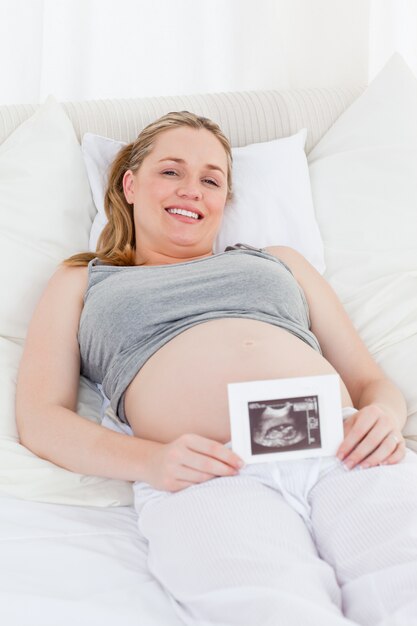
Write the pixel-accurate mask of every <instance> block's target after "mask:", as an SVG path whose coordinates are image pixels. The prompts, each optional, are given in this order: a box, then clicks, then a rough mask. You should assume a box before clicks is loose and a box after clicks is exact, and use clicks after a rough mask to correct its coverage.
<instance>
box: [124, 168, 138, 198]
mask: <svg viewBox="0 0 417 626" xmlns="http://www.w3.org/2000/svg"><path fill="white" fill-rule="evenodd" d="M123 192H124V194H125V198H126V202H127V203H128V204H133V201H134V197H135V177H134V174H133V172H132V170H127V172H125V174H124V176H123Z"/></svg>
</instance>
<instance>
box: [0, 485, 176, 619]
mask: <svg viewBox="0 0 417 626" xmlns="http://www.w3.org/2000/svg"><path fill="white" fill-rule="evenodd" d="M145 555H146V545H145V544H144V543H143V541H142V540H141V539H140V536H139V533H138V531H137V529H136V513H135V511H134V509H133V508H132V507H115V508H99V507H75V506H66V505H61V504H44V503H37V502H29V501H25V500H17V499H14V498H9V497H0V623H1V624H4V626H75V625H76V626H94V625H95V624H100V626H115V625H116V624H122V625H123V626H138V625H141V626H142V625H143V626H161V625H164V626H181V622H180V621H179V619H178V618H177V617H176V615H175V614H174V611H173V608H172V606H171V604H170V600H169V599H168V598H167V596H166V595H165V593H164V592H163V591H162V588H161V587H160V586H159V584H158V583H157V582H156V581H155V580H154V579H153V578H152V577H151V576H150V574H148V572H147V568H146V564H145Z"/></svg>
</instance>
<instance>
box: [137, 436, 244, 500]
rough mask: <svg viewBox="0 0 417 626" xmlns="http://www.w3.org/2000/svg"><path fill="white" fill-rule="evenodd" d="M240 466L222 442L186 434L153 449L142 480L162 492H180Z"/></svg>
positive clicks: (239, 461) (230, 472) (227, 473)
mask: <svg viewBox="0 0 417 626" xmlns="http://www.w3.org/2000/svg"><path fill="white" fill-rule="evenodd" d="M243 465H244V463H243V461H242V460H241V459H240V458H239V457H238V456H237V455H236V454H235V453H234V452H233V451H232V450H230V449H229V448H226V446H224V445H223V444H222V443H219V442H218V441H214V440H212V439H207V438H206V437H201V436H200V435H195V434H186V435H181V437H178V439H175V440H174V441H171V442H170V443H166V444H161V445H160V447H159V448H158V449H157V450H156V451H154V452H153V454H152V455H151V456H150V458H149V460H148V463H147V472H146V474H147V476H146V482H148V483H149V484H150V485H151V486H152V487H154V488H155V489H160V490H162V491H180V490H181V489H185V488H186V487H189V486H190V485H194V484H196V483H202V482H204V481H206V480H210V479H211V478H214V477H215V476H234V475H235V474H237V473H238V471H239V469H240V468H241V467H242V466H243Z"/></svg>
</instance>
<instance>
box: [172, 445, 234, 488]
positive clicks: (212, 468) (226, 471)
mask: <svg viewBox="0 0 417 626" xmlns="http://www.w3.org/2000/svg"><path fill="white" fill-rule="evenodd" d="M181 465H182V466H183V467H185V468H187V469H189V470H191V471H197V473H198V474H200V475H201V474H203V475H206V476H207V477H208V478H213V476H231V475H234V474H237V472H238V469H237V468H236V467H234V466H231V465H228V464H227V463H223V461H219V460H218V459H215V458H213V457H212V456H207V455H205V454H200V453H198V452H193V451H192V450H187V452H186V453H185V455H184V458H183V461H182V463H181ZM187 480H188V476H187ZM202 480H207V478H202ZM198 482H200V480H198Z"/></svg>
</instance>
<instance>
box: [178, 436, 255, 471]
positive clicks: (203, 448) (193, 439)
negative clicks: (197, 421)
mask: <svg viewBox="0 0 417 626" xmlns="http://www.w3.org/2000/svg"><path fill="white" fill-rule="evenodd" d="M187 446H188V448H189V449H190V450H194V451H195V452H200V453H203V454H205V455H206V456H210V457H213V458H214V459H218V460H219V461H222V462H223V463H226V464H227V465H231V466H232V467H236V468H241V467H243V465H244V461H243V459H241V458H240V457H239V456H238V455H237V454H236V453H235V452H233V450H230V448H226V446H225V445H224V444H222V443H219V442H218V441H215V440H213V439H208V438H207V437H201V436H200V435H190V436H189V440H187Z"/></svg>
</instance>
